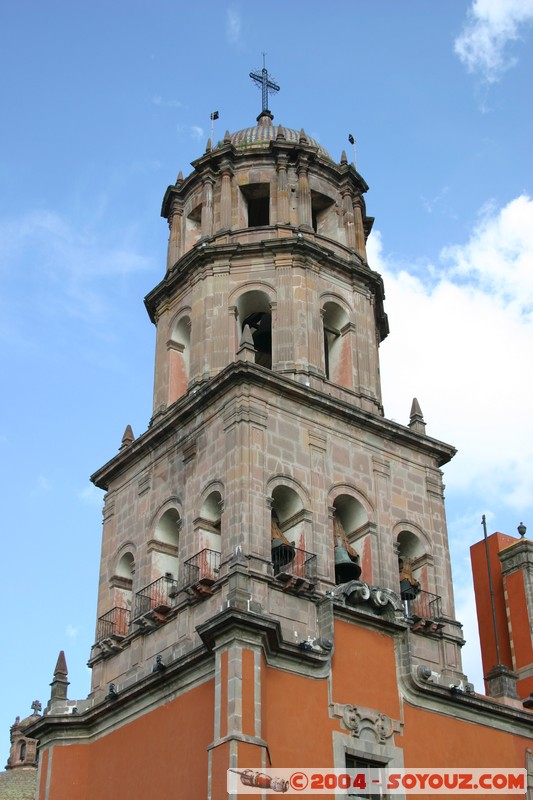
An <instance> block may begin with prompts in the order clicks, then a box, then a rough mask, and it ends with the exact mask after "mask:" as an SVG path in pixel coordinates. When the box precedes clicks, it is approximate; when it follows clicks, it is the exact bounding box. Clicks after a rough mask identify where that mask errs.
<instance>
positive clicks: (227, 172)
mask: <svg viewBox="0 0 533 800" xmlns="http://www.w3.org/2000/svg"><path fill="white" fill-rule="evenodd" d="M220 174H221V176H222V187H221V192H220V230H223V231H228V230H230V228H231V216H232V208H231V176H232V172H231V168H230V165H229V162H228V161H223V162H222V164H221V167H220Z"/></svg>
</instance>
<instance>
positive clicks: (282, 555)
mask: <svg viewBox="0 0 533 800" xmlns="http://www.w3.org/2000/svg"><path fill="white" fill-rule="evenodd" d="M294 554H295V550H294V546H293V545H292V544H290V543H289V542H284V541H283V539H280V538H278V537H276V538H273V539H272V564H273V566H274V575H277V574H278V572H282V571H283V568H284V567H286V566H287V564H290V563H291V561H292V560H293V558H294Z"/></svg>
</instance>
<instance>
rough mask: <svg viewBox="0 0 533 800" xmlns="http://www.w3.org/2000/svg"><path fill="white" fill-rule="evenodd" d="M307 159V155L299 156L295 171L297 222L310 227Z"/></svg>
mask: <svg viewBox="0 0 533 800" xmlns="http://www.w3.org/2000/svg"><path fill="white" fill-rule="evenodd" d="M308 169H309V161H308V158H307V156H305V155H302V156H300V160H299V162H298V167H297V168H296V172H297V173H298V223H299V225H300V226H301V227H305V228H310V229H312V223H313V220H312V215H311V190H310V188H309V179H308V177H307V172H308Z"/></svg>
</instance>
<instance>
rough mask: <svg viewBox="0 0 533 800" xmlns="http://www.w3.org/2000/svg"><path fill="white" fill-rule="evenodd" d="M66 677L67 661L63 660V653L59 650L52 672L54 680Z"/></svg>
mask: <svg viewBox="0 0 533 800" xmlns="http://www.w3.org/2000/svg"><path fill="white" fill-rule="evenodd" d="M67 675H68V669H67V659H66V658H65V651H64V650H60V651H59V655H58V657H57V661H56V668H55V670H54V680H55V679H56V678H66V677H67Z"/></svg>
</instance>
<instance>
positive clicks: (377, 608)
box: [333, 581, 403, 616]
mask: <svg viewBox="0 0 533 800" xmlns="http://www.w3.org/2000/svg"><path fill="white" fill-rule="evenodd" d="M333 595H334V597H335V599H336V600H340V601H341V602H343V603H344V604H345V605H348V606H366V607H367V609H368V610H372V611H373V612H374V613H378V614H383V613H385V612H386V611H389V612H391V613H394V614H395V613H396V612H400V613H401V614H402V616H403V604H402V601H401V599H400V597H399V596H398V595H397V594H396V592H393V591H392V589H385V588H383V587H381V586H372V585H369V584H368V583H364V582H363V581H349V582H348V583H341V584H340V585H339V586H336V587H335V589H334V590H333Z"/></svg>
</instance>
